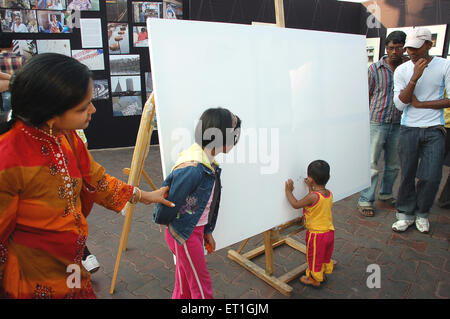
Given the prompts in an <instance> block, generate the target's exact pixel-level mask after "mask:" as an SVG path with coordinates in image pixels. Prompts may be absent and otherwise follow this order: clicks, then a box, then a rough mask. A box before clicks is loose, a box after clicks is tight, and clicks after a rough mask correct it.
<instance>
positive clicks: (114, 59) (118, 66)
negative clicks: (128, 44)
mask: <svg viewBox="0 0 450 319" xmlns="http://www.w3.org/2000/svg"><path fill="white" fill-rule="evenodd" d="M109 63H110V70H111V76H113V75H139V74H140V72H141V68H140V60H139V55H138V54H127V55H110V56H109Z"/></svg>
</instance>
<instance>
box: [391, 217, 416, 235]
mask: <svg viewBox="0 0 450 319" xmlns="http://www.w3.org/2000/svg"><path fill="white" fill-rule="evenodd" d="M412 224H414V220H406V219H402V220H397V221H396V222H395V223H393V224H392V230H393V231H396V232H402V231H405V230H407V229H408V227H409V226H411V225H412Z"/></svg>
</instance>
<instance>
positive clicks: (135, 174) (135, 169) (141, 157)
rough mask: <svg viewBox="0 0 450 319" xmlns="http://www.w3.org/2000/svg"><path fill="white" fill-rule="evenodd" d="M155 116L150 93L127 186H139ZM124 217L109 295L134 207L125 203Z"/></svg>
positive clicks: (112, 289)
mask: <svg viewBox="0 0 450 319" xmlns="http://www.w3.org/2000/svg"><path fill="white" fill-rule="evenodd" d="M154 116H155V98H154V95H153V93H152V95H151V96H150V98H149V99H148V100H147V102H146V103H145V106H144V109H143V111H142V117H141V122H140V126H139V131H138V135H137V139H136V146H135V148H134V153H133V159H132V161H131V169H130V175H129V177H128V184H129V185H133V186H139V182H140V178H141V175H142V171H143V167H144V161H145V158H146V156H147V152H148V147H149V145H150V138H151V134H152V131H153V127H152V120H153V117H154ZM125 210H126V216H125V221H124V224H123V229H122V235H121V237H120V244H119V249H118V251H117V258H116V264H115V266H114V274H113V278H112V282H111V289H110V291H109V292H110V294H113V293H114V287H115V284H116V280H117V273H118V271H119V264H120V257H121V255H122V251H125V249H126V247H127V242H128V235H129V231H130V226H131V221H132V218H133V211H134V205H133V204H130V203H127V205H126V207H125Z"/></svg>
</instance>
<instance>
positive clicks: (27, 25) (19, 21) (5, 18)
mask: <svg viewBox="0 0 450 319" xmlns="http://www.w3.org/2000/svg"><path fill="white" fill-rule="evenodd" d="M0 23H1V29H2V31H3V32H14V33H34V32H37V30H38V23H37V19H36V11H34V10H11V9H0Z"/></svg>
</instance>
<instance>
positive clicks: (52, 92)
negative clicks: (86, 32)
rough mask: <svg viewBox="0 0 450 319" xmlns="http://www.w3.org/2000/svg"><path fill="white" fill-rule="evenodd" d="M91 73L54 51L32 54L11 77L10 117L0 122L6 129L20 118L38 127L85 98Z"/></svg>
mask: <svg viewBox="0 0 450 319" xmlns="http://www.w3.org/2000/svg"><path fill="white" fill-rule="evenodd" d="M90 79H92V73H91V71H90V70H89V68H88V67H87V66H85V65H84V64H82V63H80V62H78V61H77V60H75V59H73V58H71V57H68V56H65V55H62V54H56V53H42V54H38V55H36V56H34V57H32V58H31V59H30V60H29V61H27V63H25V65H24V66H23V68H22V69H21V70H20V71H18V72H17V73H16V74H15V75H14V76H13V77H12V79H11V83H10V91H11V110H12V114H11V117H12V118H11V120H10V121H9V122H7V123H1V124H0V134H3V133H5V132H7V131H8V130H9V129H10V128H11V127H12V125H13V124H14V122H15V121H16V120H17V119H18V118H20V119H21V120H23V121H24V122H26V123H27V124H30V125H34V126H39V125H42V124H43V123H45V122H46V121H48V120H49V119H51V118H53V117H55V116H58V115H61V114H63V113H64V112H66V111H67V110H70V109H71V108H73V107H75V106H77V105H78V104H79V103H81V101H83V99H84V98H85V97H86V94H87V90H88V87H89V80H90Z"/></svg>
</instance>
